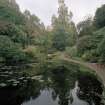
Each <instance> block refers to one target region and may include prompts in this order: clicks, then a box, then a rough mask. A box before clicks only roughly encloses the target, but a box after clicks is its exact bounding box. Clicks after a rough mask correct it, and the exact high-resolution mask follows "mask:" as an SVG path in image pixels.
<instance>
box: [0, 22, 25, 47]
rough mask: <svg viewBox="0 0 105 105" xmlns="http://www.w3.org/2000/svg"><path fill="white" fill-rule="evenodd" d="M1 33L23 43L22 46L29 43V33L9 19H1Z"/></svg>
mask: <svg viewBox="0 0 105 105" xmlns="http://www.w3.org/2000/svg"><path fill="white" fill-rule="evenodd" d="M0 34H1V35H6V36H8V37H10V38H11V39H12V40H13V41H14V42H16V43H21V44H22V46H25V44H26V43H27V35H26V33H25V32H24V31H23V30H22V29H21V27H18V26H16V25H14V24H12V23H9V22H7V21H0Z"/></svg>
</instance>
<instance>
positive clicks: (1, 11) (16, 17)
mask: <svg viewBox="0 0 105 105" xmlns="http://www.w3.org/2000/svg"><path fill="white" fill-rule="evenodd" d="M9 1H10V0H0V20H4V21H9V22H13V23H15V24H24V23H25V21H24V16H23V15H22V13H21V12H20V11H19V9H17V8H18V7H17V8H14V7H16V5H15V6H14V5H13V3H12V2H9Z"/></svg>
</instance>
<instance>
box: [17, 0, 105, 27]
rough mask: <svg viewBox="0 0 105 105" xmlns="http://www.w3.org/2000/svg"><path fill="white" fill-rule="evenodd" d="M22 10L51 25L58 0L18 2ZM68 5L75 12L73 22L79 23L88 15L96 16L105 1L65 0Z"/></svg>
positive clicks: (23, 0)
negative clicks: (98, 8) (97, 9)
mask: <svg viewBox="0 0 105 105" xmlns="http://www.w3.org/2000/svg"><path fill="white" fill-rule="evenodd" d="M16 1H17V3H18V4H19V6H20V9H21V10H22V11H24V10H25V9H28V10H29V11H30V12H31V13H32V14H35V15H37V16H38V17H39V18H40V19H41V21H42V22H44V24H45V25H50V23H51V17H52V15H53V14H57V8H58V0H16ZM65 2H66V5H67V6H68V7H69V9H70V10H71V11H72V12H73V15H74V16H73V21H74V22H75V23H78V22H79V21H81V20H82V19H83V18H84V17H85V16H86V15H89V14H91V15H93V16H94V14H95V11H96V8H97V7H100V6H101V5H102V4H105V0H65Z"/></svg>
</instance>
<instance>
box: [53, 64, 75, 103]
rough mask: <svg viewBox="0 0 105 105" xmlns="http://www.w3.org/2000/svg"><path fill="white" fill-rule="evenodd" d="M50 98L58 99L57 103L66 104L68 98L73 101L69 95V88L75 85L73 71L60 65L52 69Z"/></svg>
mask: <svg viewBox="0 0 105 105" xmlns="http://www.w3.org/2000/svg"><path fill="white" fill-rule="evenodd" d="M51 79H52V85H51V86H52V87H51V88H52V89H53V91H52V98H53V100H56V99H57V98H58V99H59V105H68V104H69V100H70V99H71V102H72V101H73V98H72V97H71V95H70V89H72V88H73V87H74V85H75V81H76V78H75V75H74V73H72V72H70V71H69V70H67V68H65V67H63V66H61V67H58V68H57V69H55V70H53V73H52V78H51Z"/></svg>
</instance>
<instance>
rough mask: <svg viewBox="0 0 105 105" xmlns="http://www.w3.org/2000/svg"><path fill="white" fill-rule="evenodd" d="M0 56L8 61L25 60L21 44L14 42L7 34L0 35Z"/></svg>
mask: <svg viewBox="0 0 105 105" xmlns="http://www.w3.org/2000/svg"><path fill="white" fill-rule="evenodd" d="M0 57H3V58H5V59H6V62H8V63H11V62H12V63H13V62H22V61H25V60H26V58H25V57H26V56H25V53H24V52H23V51H22V48H21V46H20V45H19V44H17V43H14V42H13V41H12V40H11V39H10V38H9V37H8V36H3V35H0Z"/></svg>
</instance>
